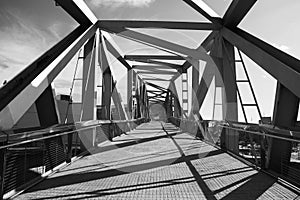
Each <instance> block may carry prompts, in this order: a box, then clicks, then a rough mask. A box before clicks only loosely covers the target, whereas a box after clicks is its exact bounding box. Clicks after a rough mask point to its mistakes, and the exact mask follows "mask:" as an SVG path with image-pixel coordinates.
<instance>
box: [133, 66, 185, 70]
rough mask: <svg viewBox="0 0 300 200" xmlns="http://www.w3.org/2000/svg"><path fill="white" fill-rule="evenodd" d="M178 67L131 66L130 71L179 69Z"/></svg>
mask: <svg viewBox="0 0 300 200" xmlns="http://www.w3.org/2000/svg"><path fill="white" fill-rule="evenodd" d="M179 68H180V67H179V66H178V67H176V68H174V67H172V68H171V67H168V66H164V65H132V69H141V70H155V69H179Z"/></svg>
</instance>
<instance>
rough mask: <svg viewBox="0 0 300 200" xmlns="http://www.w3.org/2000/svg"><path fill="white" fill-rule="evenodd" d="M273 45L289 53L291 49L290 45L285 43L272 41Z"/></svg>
mask: <svg viewBox="0 0 300 200" xmlns="http://www.w3.org/2000/svg"><path fill="white" fill-rule="evenodd" d="M271 45H272V46H273V47H275V48H277V49H280V50H281V51H283V52H286V53H288V52H289V51H290V50H291V48H290V47H288V46H287V45H284V44H276V43H271Z"/></svg>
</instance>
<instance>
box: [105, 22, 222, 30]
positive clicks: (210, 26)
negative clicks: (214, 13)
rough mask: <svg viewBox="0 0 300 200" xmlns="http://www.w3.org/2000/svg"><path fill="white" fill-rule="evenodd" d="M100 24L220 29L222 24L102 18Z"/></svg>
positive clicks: (109, 25) (107, 25)
mask: <svg viewBox="0 0 300 200" xmlns="http://www.w3.org/2000/svg"><path fill="white" fill-rule="evenodd" d="M100 26H103V27H116V28H155V29H156V28H164V29H185V30H219V29H220V28H221V25H219V24H213V23H207V22H171V21H132V20H131V21H129V20H101V21H100Z"/></svg>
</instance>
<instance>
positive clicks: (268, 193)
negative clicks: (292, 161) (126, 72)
mask: <svg viewBox="0 0 300 200" xmlns="http://www.w3.org/2000/svg"><path fill="white" fill-rule="evenodd" d="M257 198H258V199H297V198H298V199H300V197H299V194H297V193H296V192H295V191H292V190H290V189H289V188H287V187H285V185H283V184H282V183H281V182H279V181H277V180H276V179H274V178H272V177H271V176H269V175H267V174H265V173H263V172H260V171H257V170H255V169H253V168H252V167H250V166H249V165H247V164H245V163H243V162H241V161H240V160H238V159H236V158H234V157H232V156H231V155H229V154H227V153H225V152H223V151H222V150H220V149H218V148H216V147H213V146H211V145H209V144H207V143H205V142H202V141H200V140H196V139H194V137H193V136H191V135H189V134H188V133H184V132H181V131H180V130H179V129H178V128H176V127H175V126H173V125H172V124H169V123H162V122H149V123H145V124H142V125H140V126H138V127H137V129H135V130H134V131H131V132H129V133H127V134H123V135H121V136H119V137H117V138H114V141H113V142H109V141H105V142H103V143H101V144H99V148H97V149H96V150H94V151H92V152H91V155H88V156H85V157H83V158H81V159H79V160H77V161H75V162H73V163H72V164H70V165H68V166H66V167H64V168H63V169H61V170H60V171H58V172H57V173H55V174H53V175H52V176H50V177H48V178H47V179H45V180H44V181H42V182H40V183H39V184H37V185H35V186H34V187H32V188H30V189H29V190H27V191H26V192H24V193H23V194H21V195H19V196H17V197H16V199H38V200H48V199H118V200H119V199H126V200H127V199H195V200H196V199H197V200H198V199H211V200H214V199H257Z"/></svg>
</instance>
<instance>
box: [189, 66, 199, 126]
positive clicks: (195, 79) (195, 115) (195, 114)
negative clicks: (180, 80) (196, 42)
mask: <svg viewBox="0 0 300 200" xmlns="http://www.w3.org/2000/svg"><path fill="white" fill-rule="evenodd" d="M198 86H199V60H195V61H193V63H192V102H191V105H192V108H191V113H190V116H189V118H192V119H196V120H197V119H199V120H201V119H202V117H201V116H200V113H199V111H200V107H199V103H198V99H197V91H198Z"/></svg>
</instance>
